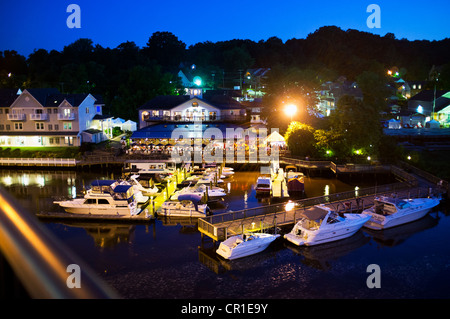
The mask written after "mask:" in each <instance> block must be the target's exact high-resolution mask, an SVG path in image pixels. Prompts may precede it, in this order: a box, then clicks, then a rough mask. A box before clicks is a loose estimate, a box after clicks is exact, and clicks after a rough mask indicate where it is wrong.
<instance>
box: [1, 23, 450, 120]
mask: <svg viewBox="0 0 450 319" xmlns="http://www.w3.org/2000/svg"><path fill="white" fill-rule="evenodd" d="M448 52H450V39H444V40H441V41H408V40H406V39H401V40H399V39H395V36H394V35H393V34H386V36H378V35H373V34H370V33H366V32H360V31H356V30H347V31H344V30H341V29H339V28H337V27H322V28H320V29H318V30H317V31H316V32H314V33H312V34H310V35H309V36H308V37H307V38H306V39H290V40H288V41H286V42H283V41H282V40H281V39H279V38H277V37H271V38H269V39H267V40H261V41H258V42H256V41H252V40H240V39H234V40H229V41H220V42H215V43H213V42H208V41H206V42H201V43H197V44H195V45H192V46H189V47H186V44H185V43H183V42H182V40H180V39H178V38H177V37H176V36H175V35H174V34H172V33H170V32H155V33H154V34H153V35H151V37H150V38H149V40H148V42H147V44H146V46H144V47H142V48H140V47H138V46H137V45H136V44H135V43H134V42H124V43H122V44H120V45H119V46H117V47H116V48H113V49H111V48H104V47H102V46H101V45H99V44H94V43H93V42H92V40H90V39H79V40H77V41H75V42H74V43H71V44H69V45H67V46H66V47H64V49H63V50H62V51H56V50H52V51H47V50H45V49H37V50H35V51H34V52H33V53H32V54H30V55H29V56H28V57H27V58H26V57H24V56H21V55H20V54H18V53H17V52H15V51H12V50H10V51H8V50H7V51H4V52H0V86H1V87H14V88H19V87H20V88H22V89H23V88H31V87H56V88H58V89H60V91H62V92H64V93H76V92H91V93H96V94H102V95H103V97H104V100H105V102H106V106H107V108H106V110H105V111H106V112H109V113H111V114H113V115H115V116H120V117H123V118H130V119H134V120H136V117H137V111H136V109H137V108H138V107H139V106H140V105H142V104H143V103H145V102H146V101H147V100H148V99H150V98H152V97H154V96H155V95H158V94H179V93H180V89H181V86H180V83H179V81H178V79H177V76H176V73H177V72H178V70H179V68H180V66H182V65H183V64H184V65H185V66H188V65H190V64H196V65H197V70H198V71H199V72H201V73H203V74H202V75H203V78H204V81H205V82H206V83H208V84H210V85H211V86H214V87H216V88H217V87H222V86H225V87H232V86H233V85H236V84H237V83H236V81H239V76H240V74H242V71H243V70H244V71H245V69H247V68H257V67H265V68H271V69H272V70H273V72H272V75H273V76H272V77H271V80H270V85H271V86H269V88H268V91H269V92H270V93H271V94H268V98H267V101H269V102H270V101H271V99H274V98H275V96H277V95H278V96H280V92H283V93H286V92H288V93H289V97H290V98H292V99H296V98H299V97H298V96H297V95H298V92H299V91H300V93H301V94H303V97H304V96H308V95H306V93H308V92H311V91H312V90H314V89H315V88H316V87H317V85H319V84H320V83H321V82H322V81H326V80H335V79H336V78H337V77H338V76H346V77H347V78H348V79H350V80H356V79H357V78H358V77H359V76H360V75H361V74H363V73H364V72H371V73H372V74H378V75H380V74H383V73H384V72H385V71H386V69H387V68H391V67H394V66H395V67H397V68H398V69H399V70H400V71H401V73H402V76H403V78H404V79H406V80H425V79H427V78H428V77H429V72H430V69H431V68H432V67H433V66H436V67H438V68H439V70H440V81H439V85H440V86H446V87H450V64H449V59H448ZM280 83H281V84H280ZM374 98H375V97H374ZM369 99H370V97H367V100H369ZM375 99H376V98H375ZM305 103H313V101H307V102H305Z"/></svg>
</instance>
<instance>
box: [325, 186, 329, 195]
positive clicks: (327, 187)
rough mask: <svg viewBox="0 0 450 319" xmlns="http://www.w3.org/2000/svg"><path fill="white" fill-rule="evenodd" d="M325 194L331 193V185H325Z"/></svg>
mask: <svg viewBox="0 0 450 319" xmlns="http://www.w3.org/2000/svg"><path fill="white" fill-rule="evenodd" d="M324 195H325V196H328V195H330V185H325V192H324Z"/></svg>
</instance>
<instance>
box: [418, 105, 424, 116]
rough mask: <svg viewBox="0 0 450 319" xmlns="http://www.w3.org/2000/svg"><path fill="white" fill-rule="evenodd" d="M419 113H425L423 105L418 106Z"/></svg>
mask: <svg viewBox="0 0 450 319" xmlns="http://www.w3.org/2000/svg"><path fill="white" fill-rule="evenodd" d="M417 113H421V114H422V113H423V106H422V105H419V106H418V107H417Z"/></svg>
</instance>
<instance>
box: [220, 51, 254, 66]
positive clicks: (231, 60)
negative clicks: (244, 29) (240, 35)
mask: <svg viewBox="0 0 450 319" xmlns="http://www.w3.org/2000/svg"><path fill="white" fill-rule="evenodd" d="M223 60H224V67H225V69H226V70H245V69H247V68H249V67H251V66H252V64H253V58H252V57H251V56H250V54H249V53H248V51H247V50H246V49H244V48H242V47H234V48H232V49H230V50H227V51H225V52H224V53H223Z"/></svg>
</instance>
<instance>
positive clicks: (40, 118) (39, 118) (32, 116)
mask: <svg viewBox="0 0 450 319" xmlns="http://www.w3.org/2000/svg"><path fill="white" fill-rule="evenodd" d="M30 120H33V121H47V120H48V114H44V113H42V114H30Z"/></svg>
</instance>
